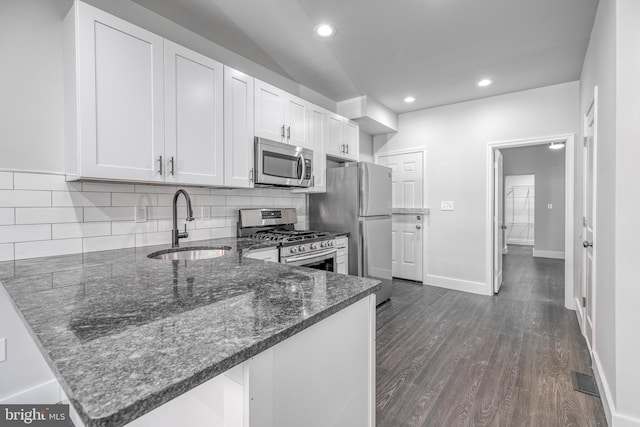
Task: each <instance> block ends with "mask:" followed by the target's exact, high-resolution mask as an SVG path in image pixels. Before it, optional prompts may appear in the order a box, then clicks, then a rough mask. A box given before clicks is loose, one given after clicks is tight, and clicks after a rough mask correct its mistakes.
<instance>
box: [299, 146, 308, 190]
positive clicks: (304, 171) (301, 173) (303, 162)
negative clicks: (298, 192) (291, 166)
mask: <svg viewBox="0 0 640 427" xmlns="http://www.w3.org/2000/svg"><path fill="white" fill-rule="evenodd" d="M298 162H300V164H301V165H302V166H301V167H299V168H298V170H299V171H300V174H299V175H298V184H302V181H304V174H305V173H306V169H307V167H306V165H305V161H304V155H303V154H302V153H300V155H299V156H298Z"/></svg>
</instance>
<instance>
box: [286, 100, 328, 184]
mask: <svg viewBox="0 0 640 427" xmlns="http://www.w3.org/2000/svg"><path fill="white" fill-rule="evenodd" d="M325 118H326V112H325V110H324V109H322V108H320V107H317V106H315V105H311V106H310V108H309V142H310V143H311V149H312V150H313V187H309V188H296V189H293V190H291V192H292V193H325V192H326V191H327V184H326V177H327V157H326V154H325V148H324V142H325V137H324V136H325V133H326V130H327V129H326V121H325Z"/></svg>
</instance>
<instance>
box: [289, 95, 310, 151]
mask: <svg viewBox="0 0 640 427" xmlns="http://www.w3.org/2000/svg"><path fill="white" fill-rule="evenodd" d="M285 118H286V139H285V142H287V143H288V144H292V145H296V146H298V147H304V148H309V149H311V150H313V146H312V143H311V142H310V138H309V125H308V123H309V103H308V102H307V101H305V100H303V99H300V98H297V97H295V96H291V95H288V96H287V100H286V102H285Z"/></svg>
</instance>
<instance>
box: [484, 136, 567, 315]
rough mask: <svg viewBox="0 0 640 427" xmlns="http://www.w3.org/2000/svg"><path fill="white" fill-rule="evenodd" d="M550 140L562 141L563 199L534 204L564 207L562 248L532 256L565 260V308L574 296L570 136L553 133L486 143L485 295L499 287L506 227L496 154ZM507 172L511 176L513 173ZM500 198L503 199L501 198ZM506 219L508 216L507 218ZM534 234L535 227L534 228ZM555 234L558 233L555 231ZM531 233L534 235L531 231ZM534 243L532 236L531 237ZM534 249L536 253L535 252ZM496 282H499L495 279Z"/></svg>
mask: <svg viewBox="0 0 640 427" xmlns="http://www.w3.org/2000/svg"><path fill="white" fill-rule="evenodd" d="M552 143H557V144H560V143H562V144H564V147H563V149H564V151H565V156H564V177H563V178H564V188H565V191H564V198H563V200H560V201H554V202H549V203H545V202H546V200H545V201H540V200H538V205H540V204H541V203H542V204H544V207H545V208H547V209H548V210H552V209H554V206H555V209H558V207H559V206H558V205H557V204H558V203H560V205H561V206H562V208H563V210H564V215H563V216H562V218H561V221H563V223H564V224H563V225H564V233H562V234H563V235H560V239H561V240H562V243H563V247H564V251H563V252H560V251H557V250H549V249H541V250H539V251H535V250H534V256H542V257H549V258H561V257H564V259H565V269H564V287H565V289H564V305H565V307H567V308H570V309H573V308H574V298H573V265H574V248H573V221H574V219H573V198H574V187H573V185H574V184H573V176H574V175H573V174H574V160H573V159H574V135H573V134H567V135H554V136H549V137H543V138H535V139H526V140H513V141H500V142H491V143H488V144H487V205H486V206H487V213H486V224H487V225H486V254H487V263H486V283H488V284H492V285H493V286H488V292H487V293H488V294H494V293H495V291H497V290H499V286H496V283H497V282H496V277H500V276H501V273H502V271H501V269H502V266H501V264H502V263H501V261H502V255H503V248H504V241H505V238H504V234H505V233H504V230H505V229H508V225H505V224H504V223H503V221H504V213H505V212H504V211H503V210H502V208H501V206H500V205H501V203H499V199H502V198H503V197H504V191H503V190H502V189H501V188H499V187H502V186H503V185H504V181H503V179H504V178H503V177H504V175H502V178H501V177H500V175H499V174H498V173H497V172H496V168H497V167H498V166H497V162H496V158H497V153H500V155H501V156H502V154H503V153H504V152H505V151H506V150H510V149H515V148H521V147H532V146H542V147H544V149H548V147H549V146H550V145H551V144H552ZM506 173H507V174H511V175H515V174H516V173H509V172H506ZM519 174H525V172H520V173H519ZM503 201H504V199H503ZM539 208H540V206H538V208H537V209H536V211H537V212H536V213H538V212H539ZM507 219H508V218H507ZM501 230H502V231H503V232H502V233H501V232H500V231H501ZM534 233H535V230H534ZM556 234H558V233H556ZM534 236H535V234H534ZM534 242H535V237H534ZM536 252H537V254H536ZM498 283H499V282H498Z"/></svg>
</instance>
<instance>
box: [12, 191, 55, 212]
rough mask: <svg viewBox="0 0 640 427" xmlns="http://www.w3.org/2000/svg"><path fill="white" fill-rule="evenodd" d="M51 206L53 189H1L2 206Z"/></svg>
mask: <svg viewBox="0 0 640 427" xmlns="http://www.w3.org/2000/svg"><path fill="white" fill-rule="evenodd" d="M46 206H51V191H29V190H0V207H3V208H4V207H6V208H28V207H46Z"/></svg>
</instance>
